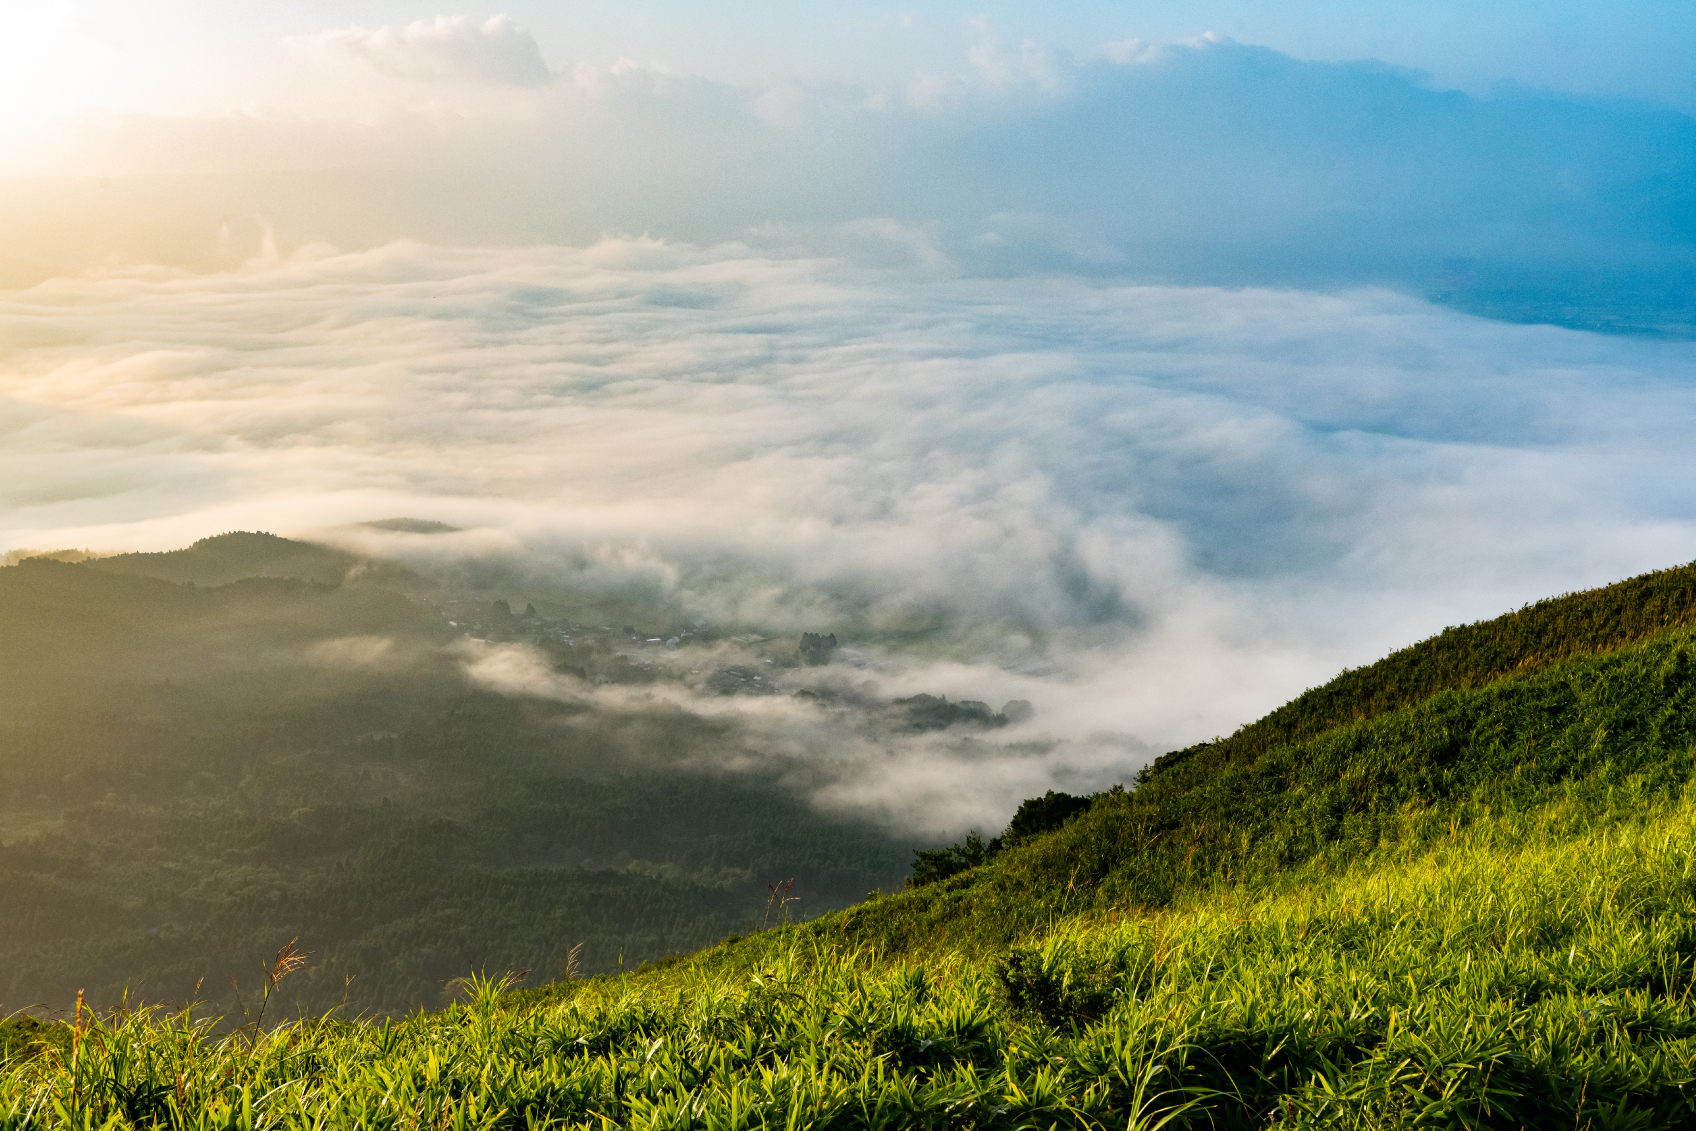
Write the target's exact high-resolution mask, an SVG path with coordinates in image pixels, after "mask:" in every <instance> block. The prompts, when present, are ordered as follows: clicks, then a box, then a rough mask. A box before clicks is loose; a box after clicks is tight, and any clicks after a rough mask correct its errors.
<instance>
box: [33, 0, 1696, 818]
mask: <svg viewBox="0 0 1696 1131" xmlns="http://www.w3.org/2000/svg"><path fill="white" fill-rule="evenodd" d="M279 50H280V51H281V52H282V54H283V55H284V56H286V58H287V59H289V60H292V62H291V64H290V65H291V66H298V67H299V68H301V71H300V74H299V76H298V78H299V81H298V82H297V83H296V86H297V88H298V91H299V92H300V101H299V105H292V108H290V107H285V108H283V109H273V110H260V109H253V108H251V107H249V108H242V109H237V110H233V111H231V112H229V113H225V114H216V115H205V114H202V115H198V116H196V115H180V116H177V117H168V116H158V115H153V116H149V115H145V114H103V115H89V116H85V117H83V118H80V119H78V120H76V121H75V122H72V123H70V124H68V125H65V126H64V128H62V129H59V130H58V131H57V132H55V133H53V134H52V135H51V136H47V137H45V138H44V139H43V138H38V139H36V142H32V145H35V148H34V149H30V150H28V152H27V153H26V149H28V147H24V146H19V147H17V148H16V149H15V151H14V152H11V153H9V154H7V155H5V157H4V165H5V167H4V169H3V170H0V171H9V172H14V173H15V172H17V170H19V169H26V166H27V170H26V171H28V170H33V173H34V174H37V175H32V176H13V177H12V178H10V179H6V180H0V287H10V288H11V289H7V290H0V550H15V549H17V548H19V547H36V548H40V549H59V548H64V547H86V548H90V549H93V550H98V551H108V550H125V549H148V550H157V549H169V548H174V547H177V546H182V545H186V544H187V543H189V542H190V541H192V540H194V539H195V538H199V537H203V536H206V535H209V534H215V533H218V532H221V531H225V530H237V529H256V528H257V529H268V530H272V531H274V532H277V533H281V534H287V535H292V536H307V537H318V538H324V539H329V540H333V541H338V542H340V543H344V544H347V545H349V546H350V547H352V548H355V549H358V550H361V551H365V552H370V553H375V554H385V555H391V556H396V557H400V558H403V559H405V560H407V561H410V562H412V563H413V564H414V565H415V566H416V567H417V568H419V569H420V570H424V571H430V570H436V571H438V572H440V571H447V572H448V573H452V572H453V571H455V570H459V571H460V573H459V574H456V576H468V575H467V574H465V573H464V570H465V569H466V568H467V564H468V563H474V564H480V565H482V566H487V567H488V568H487V569H485V571H484V576H499V577H501V578H504V579H506V583H507V584H508V588H509V589H510V590H511V592H510V593H508V594H506V595H507V596H511V597H513V598H515V599H520V600H523V599H529V595H530V594H534V595H535V596H536V599H538V600H540V601H542V603H543V604H544V605H546V604H548V602H549V601H553V602H556V603H564V604H570V603H572V602H581V603H583V604H585V605H598V606H599V607H612V606H617V607H620V608H639V609H646V610H651V616H652V618H653V622H654V623H656V624H658V623H661V622H665V623H691V622H693V621H695V620H700V621H704V622H706V623H709V624H711V625H713V626H715V628H718V629H720V630H723V631H724V632H727V633H728V632H736V633H741V634H748V633H753V634H757V635H764V636H767V637H768V638H780V637H783V636H785V635H794V634H799V633H800V632H803V631H814V632H834V633H836V634H837V635H838V637H839V638H840V639H841V640H842V641H843V645H844V646H843V648H842V649H841V651H840V653H839V657H838V662H837V663H836V664H833V665H831V668H830V669H826V670H824V671H822V672H817V673H814V674H813V675H809V676H807V678H808V679H816V680H823V681H825V682H826V683H829V682H830V681H832V680H835V681H837V682H838V683H839V684H840V686H841V687H844V688H849V689H850V690H853V693H854V694H856V695H862V696H865V697H867V699H866V701H867V702H871V701H873V700H876V701H877V702H887V701H888V699H890V698H891V697H895V696H906V695H913V694H917V693H921V692H923V693H929V694H946V695H948V696H950V697H951V698H953V699H961V698H970V699H978V700H983V701H986V702H988V703H989V704H990V705H991V706H997V705H999V704H1001V703H1003V702H1005V701H1008V700H1015V699H1023V700H1028V701H1030V702H1031V703H1032V704H1033V705H1034V706H1035V709H1036V713H1035V715H1034V716H1033V717H1031V718H1030V719H1027V720H1023V721H1019V722H1016V723H1015V724H1013V725H1011V726H1009V727H1007V728H1005V729H1002V730H997V731H995V732H993V733H989V734H983V735H977V736H962V735H960V734H957V733H933V734H929V735H918V736H914V735H905V736H903V735H899V734H893V733H889V732H888V731H887V728H885V729H883V730H880V729H879V728H878V727H876V726H872V725H870V724H866V725H862V723H863V722H864V719H861V718H860V716H852V717H848V716H842V715H840V714H838V715H831V714H830V713H829V712H828V711H824V710H823V709H822V708H820V707H819V706H818V705H817V704H816V703H813V704H809V703H807V702H805V701H802V700H799V699H793V698H788V697H784V696H764V697H743V696H737V697H733V698H731V699H727V700H723V701H718V700H712V699H709V698H707V697H703V696H701V695H700V694H698V688H697V689H696V690H694V691H691V690H689V687H690V686H692V685H688V683H687V681H682V682H679V683H676V684H675V685H671V684H668V685H667V686H666V687H664V688H660V689H650V690H648V691H645V692H644V691H635V690H631V689H630V688H620V687H612V688H607V687H595V686H592V685H590V686H580V685H578V684H577V683H574V682H572V681H571V680H570V679H567V678H566V677H564V676H562V675H561V673H559V672H555V671H553V670H551V669H550V668H549V666H548V665H547V663H546V662H545V659H544V658H543V657H542V656H541V654H540V653H539V652H535V651H533V650H528V649H524V648H517V649H513V648H489V649H484V650H481V651H479V650H476V649H472V650H470V651H466V652H464V653H459V654H456V655H457V656H458V662H459V663H460V664H461V666H462V668H463V670H464V671H465V673H466V675H467V678H470V679H472V680H474V681H476V682H478V683H480V684H481V685H483V686H486V687H490V688H493V689H495V690H498V691H501V692H502V693H505V694H511V695H515V696H539V697H545V698H553V699H560V700H563V701H566V702H571V703H576V704H579V705H584V704H587V705H588V706H590V707H592V708H594V710H593V711H592V712H591V714H594V715H595V716H596V717H597V718H614V717H630V718H637V717H640V716H643V715H644V712H646V713H647V714H649V715H652V714H653V713H654V712H662V713H663V712H672V713H674V714H675V713H677V712H682V713H683V714H684V715H689V716H691V717H697V718H699V719H701V720H706V721H710V722H712V724H713V726H715V727H717V728H718V730H717V731H716V732H715V733H718V734H720V735H721V736H723V735H729V736H730V737H729V738H728V739H726V740H724V741H718V742H715V743H712V744H707V745H702V746H699V747H696V748H693V749H692V750H691V751H686V752H684V753H683V754H681V755H678V756H679V757H683V758H685V760H687V759H689V758H694V759H696V760H701V759H704V760H706V761H708V762H711V763H712V764H714V765H717V766H720V767H722V768H726V769H731V770H735V771H737V772H759V773H770V774H780V775H782V776H784V777H785V778H786V780H791V781H792V782H794V784H795V786H796V788H797V789H800V790H802V791H804V792H806V793H807V794H808V795H809V796H811V797H813V798H814V799H815V801H816V802H817V803H818V804H819V805H821V806H824V807H829V808H834V809H845V810H850V811H855V812H867V813H873V814H876V815H878V816H881V817H883V818H885V819H887V820H890V821H891V822H894V823H896V824H899V825H901V826H902V827H906V828H911V829H929V830H933V831H935V830H941V829H954V830H959V829H962V828H964V827H966V826H967V825H969V824H973V823H976V824H979V825H981V826H982V827H984V828H994V827H997V826H998V825H999V823H1000V822H1002V821H1004V820H1005V819H1006V817H1007V815H1008V814H1009V813H1010V812H1011V811H1012V808H1013V806H1015V805H1016V804H1017V802H1018V800H1019V799H1020V798H1022V797H1027V796H1030V795H1032V794H1035V793H1040V792H1042V791H1043V790H1044V789H1046V788H1061V789H1068V790H1071V791H1073V792H1077V791H1080V790H1088V789H1098V788H1102V787H1104V786H1106V785H1108V784H1111V783H1113V782H1117V781H1122V780H1125V778H1127V777H1128V776H1129V775H1131V774H1132V773H1134V772H1135V770H1136V769H1137V768H1138V767H1139V766H1140V765H1141V764H1142V763H1143V762H1144V761H1146V759H1147V758H1148V757H1149V756H1150V755H1151V753H1153V752H1157V751H1160V750H1164V749H1170V748H1173V747H1176V746H1181V745H1184V744H1187V743H1190V742H1194V741H1198V740H1203V739H1207V738H1210V737H1212V736H1214V735H1217V734H1223V733H1228V732H1230V731H1231V730H1233V729H1234V728H1235V727H1237V726H1239V725H1241V724H1242V723H1244V722H1247V721H1250V720H1252V719H1254V718H1255V717H1257V716H1259V715H1260V714H1262V713H1264V712H1265V711H1266V710H1268V709H1270V708H1272V707H1274V706H1276V705H1278V704H1279V703H1281V702H1283V701H1284V700H1286V699H1288V698H1289V697H1290V696H1292V695H1294V694H1296V693H1298V692H1300V691H1301V690H1302V689H1304V688H1306V687H1309V686H1313V685H1316V684H1319V683H1321V682H1323V681H1325V680H1326V679H1328V678H1329V677H1330V676H1332V675H1333V674H1335V672H1336V671H1337V670H1338V669H1339V668H1341V667H1343V666H1345V665H1354V664H1360V663H1365V662H1369V661H1371V660H1373V659H1375V658H1377V657H1378V656H1380V655H1382V654H1383V653H1384V652H1386V651H1388V650H1389V649H1392V648H1394V647H1397V646H1400V645H1403V644H1407V643H1410V642H1412V641H1414V640H1416V639H1419V638H1421V637H1423V636H1426V635H1429V634H1431V633H1433V632H1435V631H1437V630H1439V629H1440V628H1442V627H1443V626H1445V625H1448V624H1453V623H1456V622H1460V621H1466V620H1471V619H1475V618H1479V617H1484V616H1490V615H1494V614H1497V613H1500V612H1502V611H1505V610H1507V609H1509V608H1512V607H1515V606H1517V605H1519V604H1521V603H1522V602H1525V601H1529V600H1535V599H1537V598H1540V597H1543V596H1547V595H1550V594H1553V593H1558V592H1562V591H1566V590H1570V589H1573V588H1578V587H1584V586H1590V585H1597V584H1603V583H1606V582H1609V581H1612V580H1616V579H1618V578H1621V577H1624V576H1627V575H1629V574H1632V573H1635V572H1639V571H1643V570H1648V569H1652V568H1656V567H1661V566H1667V565H1671V564H1675V563H1680V562H1683V561H1687V560H1690V559H1691V558H1693V557H1696V521H1693V520H1696V476H1693V475H1692V471H1693V470H1696V469H1693V467H1692V462H1693V457H1692V456H1691V455H1690V444H1689V442H1688V437H1689V436H1690V435H1691V434H1692V432H1693V430H1696V429H1693V425H1696V342H1692V341H1691V340H1690V339H1691V338H1692V336H1693V334H1696V284H1693V282H1692V281H1693V280H1696V122H1693V121H1692V120H1691V119H1690V118H1688V117H1686V116H1684V115H1682V114H1679V113H1676V112H1673V111H1671V110H1666V109H1656V108H1653V107H1646V106H1640V105H1629V104H1625V103H1618V102H1615V103H1605V102H1600V101H1596V100H1574V99H1563V98H1561V97H1558V96H1554V95H1545V94H1536V95H1534V94H1528V93H1524V92H1520V93H1512V92H1510V93H1508V94H1505V95H1503V96H1502V97H1499V98H1495V99H1490V100H1483V99H1478V98H1473V97H1469V96H1467V95H1464V94H1460V93H1456V92H1453V91H1442V90H1437V89H1433V88H1432V86H1431V84H1430V83H1429V82H1428V81H1427V80H1426V79H1425V77H1424V76H1422V75H1419V74H1417V73H1413V72H1408V71H1403V70H1397V69H1393V68H1388V67H1385V66H1382V65H1378V64H1373V63H1370V62H1366V63H1349V64H1337V63H1315V62H1306V61H1301V60H1297V59H1292V58H1290V57H1288V56H1286V55H1281V54H1279V53H1277V52H1273V51H1270V50H1267V49H1265V48H1258V47H1253V46H1249V45H1243V44H1237V43H1233V42H1230V41H1228V40H1224V39H1221V38H1219V37H1204V38H1201V39H1198V40H1195V41H1192V42H1188V43H1176V44H1149V43H1142V42H1138V41H1134V40H1123V41H1117V42H1112V43H1107V44H1104V45H1102V47H1101V48H1100V49H1099V50H1098V51H1096V52H1094V53H1092V54H1088V55H1077V56H1074V55H1069V54H1066V53H1063V52H1056V51H1051V50H1047V49H1045V48H1043V47H1041V46H1040V45H1034V44H1031V43H1024V44H1003V43H998V42H997V41H995V40H994V38H993V36H990V35H987V34H986V35H985V36H984V37H982V38H981V39H979V40H978V41H977V42H976V44H975V46H973V47H972V48H971V50H970V58H969V66H967V67H965V68H964V69H960V70H956V71H954V72H948V73H932V74H915V75H913V76H912V77H911V80H910V81H907V82H902V83H884V84H882V85H876V84H872V85H863V86H855V85H849V84H841V83H834V84H833V83H827V82H813V83H804V82H800V81H798V80H781V81H779V80H773V81H768V82H761V83H751V84H748V85H742V86H738V85H735V84H731V83H726V82H723V81H716V80H708V79H705V78H701V77H699V76H692V75H688V74H680V73H676V72H674V71H672V70H669V69H668V68H666V67H665V66H663V65H659V64H656V63H652V62H639V61H631V60H628V59H626V60H619V61H612V62H608V61H601V62H595V61H584V62H581V63H578V64H575V65H572V66H557V65H555V66H550V64H549V63H548V62H547V59H548V58H549V57H557V53H555V54H554V55H550V53H548V52H544V51H543V49H542V45H540V44H538V42H537V41H536V39H535V38H534V37H533V36H532V34H531V33H530V32H529V31H528V30H527V29H526V28H524V27H523V26H522V25H520V24H519V23H518V22H516V21H514V20H511V19H509V18H506V17H501V16H495V17H488V18H478V19H471V18H461V17H442V18H439V19H434V20H430V21H423V22H419V23H414V24H410V25H394V26H348V27H339V28H333V29H328V30H321V31H318V32H313V33H310V34H301V35H295V36H292V37H290V38H289V39H288V40H287V41H286V43H283V44H280V45H279ZM314 98H316V99H317V100H318V101H317V102H313V101H312V99H314ZM315 107H316V108H315ZM32 163H33V164H32ZM14 166H15V167H14ZM45 173H51V174H53V176H52V177H45V176H44V174H45ZM1463 310H1471V311H1475V312H1476V311H1487V312H1494V313H1499V314H1504V315H1507V316H1509V317H1511V318H1512V319H1513V320H1514V321H1515V322H1519V323H1526V324H1513V323H1511V322H1508V321H1492V320H1489V319H1486V318H1482V317H1475V316H1473V315H1470V314H1467V313H1462V312H1461V311H1463ZM1534 323H1556V324H1560V325H1551V324H1534ZM1562 325H1564V326H1565V327H1569V328H1561V326H1562ZM1571 327H1580V328H1584V327H1604V328H1611V329H1614V330H1620V329H1629V330H1634V331H1639V333H1637V334H1636V335H1635V336H1628V335H1621V334H1613V335H1602V334H1597V333H1590V332H1585V330H1584V329H1574V328H1571ZM399 516H407V517H413V518H421V519H430V520H435V521H438V522H442V523H446V524H449V525H451V526H454V527H458V528H460V530H459V531H458V532H457V533H451V534H432V535H421V534H407V533H404V532H396V531H387V532H385V531H378V530H372V529H370V528H362V527H359V526H358V525H357V524H359V523H362V522H366V521H369V520H374V519H383V518H392V517H399ZM490 570H493V571H494V572H493V573H490V572H489V571H490ZM549 607H553V606H549ZM738 658H739V657H738V656H736V655H732V654H729V653H726V654H725V655H723V656H721V657H719V660H720V661H722V662H731V661H735V660H737V659H738ZM740 658H741V659H745V660H749V661H750V662H752V654H750V655H749V656H744V657H740ZM343 659H344V660H345V657H344V658H343ZM338 662H341V661H338ZM783 678H784V679H785V680H789V681H791V682H790V683H784V684H783V686H782V687H781V690H785V691H793V690H798V689H800V687H801V684H800V683H798V682H794V681H797V680H800V679H801V676H798V675H797V676H785V677H783ZM779 682H780V683H781V682H782V681H779ZM874 685H875V690H866V689H867V687H868V686H874ZM644 695H646V696H647V697H648V698H646V699H643V698H642V696H644ZM867 717H871V716H867ZM856 719H859V720H860V721H855V720H856ZM632 733H634V732H632ZM637 745H638V746H639V745H640V744H637ZM626 753H627V754H629V756H630V757H633V758H641V757H647V756H648V754H651V751H649V752H647V753H644V751H643V750H641V749H637V748H636V747H634V746H633V747H629V748H628V749H627V751H626Z"/></svg>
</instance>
